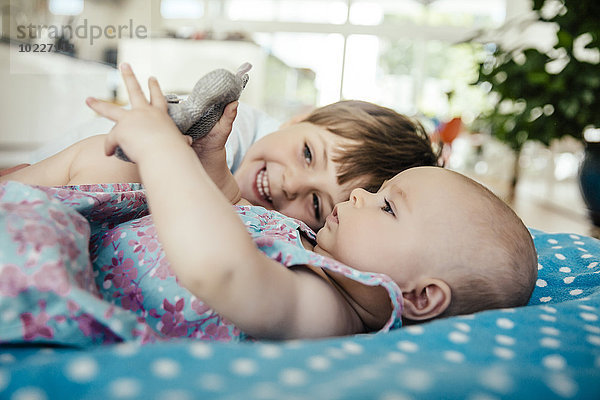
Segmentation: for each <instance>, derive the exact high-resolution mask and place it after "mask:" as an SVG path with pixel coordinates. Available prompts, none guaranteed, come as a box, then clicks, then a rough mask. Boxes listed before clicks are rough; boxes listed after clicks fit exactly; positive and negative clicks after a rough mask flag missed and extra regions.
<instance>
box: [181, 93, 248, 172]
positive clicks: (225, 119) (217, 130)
mask: <svg viewBox="0 0 600 400" xmlns="http://www.w3.org/2000/svg"><path fill="white" fill-rule="evenodd" d="M238 104H239V103H238V102H237V101H234V102H231V103H229V104H228V105H227V106H226V107H225V110H224V111H223V115H222V116H221V119H219V121H218V122H217V124H216V125H215V126H214V127H213V128H212V129H211V130H210V132H209V133H208V134H207V135H206V136H204V137H201V138H200V139H197V140H195V141H194V142H193V143H192V148H193V149H194V151H195V152H196V154H197V155H198V158H199V159H200V161H203V160H206V159H207V158H210V157H212V155H213V154H215V153H219V152H222V151H224V149H225V143H226V142H227V139H228V138H229V135H230V134H231V128H232V126H233V121H234V120H235V117H236V116H237V108H238Z"/></svg>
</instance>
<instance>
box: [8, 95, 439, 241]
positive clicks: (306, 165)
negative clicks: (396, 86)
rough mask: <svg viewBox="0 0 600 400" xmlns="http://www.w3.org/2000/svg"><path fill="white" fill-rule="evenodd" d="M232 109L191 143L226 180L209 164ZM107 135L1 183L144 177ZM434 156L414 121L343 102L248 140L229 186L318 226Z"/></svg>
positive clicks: (112, 180) (210, 170)
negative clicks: (358, 194)
mask: <svg viewBox="0 0 600 400" xmlns="http://www.w3.org/2000/svg"><path fill="white" fill-rule="evenodd" d="M236 107H237V102H236V103H232V104H230V105H229V106H228V107H226V109H225V112H224V114H223V117H222V118H221V120H220V121H219V122H218V123H217V125H216V126H215V128H213V131H211V134H209V135H207V136H206V137H205V138H202V139H199V140H197V141H195V142H194V143H193V144H192V147H193V148H194V150H195V151H196V153H197V154H198V157H199V158H200V160H201V161H202V163H203V166H204V167H205V168H206V170H207V172H208V173H209V174H211V176H212V178H213V180H214V181H215V182H227V177H226V176H224V175H223V171H222V170H220V169H219V170H215V169H214V165H216V164H219V163H216V162H215V161H214V158H215V157H218V158H226V157H227V156H228V155H226V154H225V150H224V146H225V142H224V141H226V140H227V138H228V134H229V132H230V131H231V129H232V125H233V122H234V120H235V118H236V115H237V108H236ZM104 140H105V135H98V136H93V137H90V138H87V139H84V140H82V141H80V142H78V143H75V144H74V145H72V146H70V147H68V148H66V149H65V150H63V151H61V152H59V153H57V154H55V155H54V156H51V157H49V158H47V159H45V160H42V161H40V162H39V163H36V164H33V165H31V166H29V167H27V168H23V169H21V170H19V171H17V172H14V173H12V174H8V175H4V176H0V182H2V181H6V180H16V181H20V182H23V183H29V184H36V185H44V186H60V185H77V184H89V183H117V182H127V183H133V182H141V178H140V176H139V174H138V169H137V166H136V165H134V164H132V163H127V162H124V161H121V160H119V159H117V158H116V157H107V156H106V155H105V154H104V151H103V149H104ZM215 140H216V142H215ZM214 152H216V153H218V154H217V155H215V154H213V153H214ZM229 156H230V157H231V155H229ZM437 159H438V156H437V154H436V153H435V152H434V151H433V149H432V146H431V142H430V140H429V138H428V136H427V134H426V133H425V131H424V129H423V128H422V127H421V125H420V124H419V123H418V122H416V121H413V120H412V119H410V118H407V117H405V116H403V115H401V114H398V113H396V112H395V111H393V110H391V109H388V108H385V107H381V106H378V105H375V104H372V103H368V102H363V101H340V102H337V103H334V104H330V105H328V106H325V107H321V108H318V109H316V110H315V111H313V112H312V113H310V114H309V115H308V116H307V117H306V118H305V119H303V120H301V121H300V122H295V123H291V124H286V125H283V126H281V127H280V128H279V129H278V130H276V131H275V132H273V133H270V134H268V135H266V136H264V137H262V138H261V139H259V140H258V141H256V142H255V143H253V144H252V145H251V146H250V147H249V149H248V150H247V152H246V153H245V155H244V157H243V159H242V161H241V163H240V164H239V166H237V169H236V170H235V171H233V173H234V177H235V181H236V183H237V185H236V186H235V188H234V187H233V185H232V186H230V189H231V190H233V191H236V190H238V187H239V191H240V195H241V197H243V198H245V199H247V200H248V201H249V202H250V203H251V204H255V205H260V206H263V207H265V208H267V209H273V210H277V211H280V212H282V213H283V214H286V215H288V216H291V217H294V218H297V219H300V220H302V221H304V222H305V223H306V224H307V225H308V226H310V227H311V228H312V229H313V230H318V229H319V228H320V227H322V226H323V224H324V223H325V217H326V216H327V215H328V214H329V213H331V211H332V209H333V206H334V205H335V204H336V203H338V202H341V201H344V200H347V199H348V196H349V194H350V191H351V190H352V189H353V188H355V187H362V188H365V189H366V190H371V191H373V190H377V189H378V188H379V186H380V185H381V183H382V182H383V181H384V180H386V179H389V178H391V177H393V176H394V175H395V174H397V173H398V172H401V171H403V170H405V169H407V168H411V167H416V166H434V165H436V164H437ZM219 165H220V164H219ZM213 173H214V174H213ZM225 185H226V184H225ZM221 189H222V190H224V191H225V192H227V189H226V188H224V187H221ZM228 197H232V198H233V197H235V195H234V194H232V195H231V196H228Z"/></svg>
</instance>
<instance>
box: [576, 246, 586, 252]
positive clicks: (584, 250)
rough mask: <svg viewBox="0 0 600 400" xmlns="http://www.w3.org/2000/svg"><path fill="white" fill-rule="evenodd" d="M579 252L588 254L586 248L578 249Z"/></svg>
mask: <svg viewBox="0 0 600 400" xmlns="http://www.w3.org/2000/svg"><path fill="white" fill-rule="evenodd" d="M577 250H579V251H583V252H584V253H587V252H588V251H587V250H586V249H584V248H582V247H578V248H577Z"/></svg>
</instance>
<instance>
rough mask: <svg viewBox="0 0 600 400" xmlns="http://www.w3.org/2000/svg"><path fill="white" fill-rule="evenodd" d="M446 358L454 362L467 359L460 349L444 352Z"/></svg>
mask: <svg viewBox="0 0 600 400" xmlns="http://www.w3.org/2000/svg"><path fill="white" fill-rule="evenodd" d="M444 358H445V359H446V360H448V361H450V362H453V363H461V362H463V361H465V355H464V354H463V353H460V352H458V351H454V350H448V351H445V352H444Z"/></svg>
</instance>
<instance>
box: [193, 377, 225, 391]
mask: <svg viewBox="0 0 600 400" xmlns="http://www.w3.org/2000/svg"><path fill="white" fill-rule="evenodd" d="M198 383H199V384H200V386H201V387H202V388H203V389H204V390H208V391H211V392H217V391H219V390H221V389H223V387H224V386H225V381H224V380H223V378H222V377H221V376H220V375H217V374H204V375H202V376H201V377H200V379H199V382H198Z"/></svg>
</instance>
